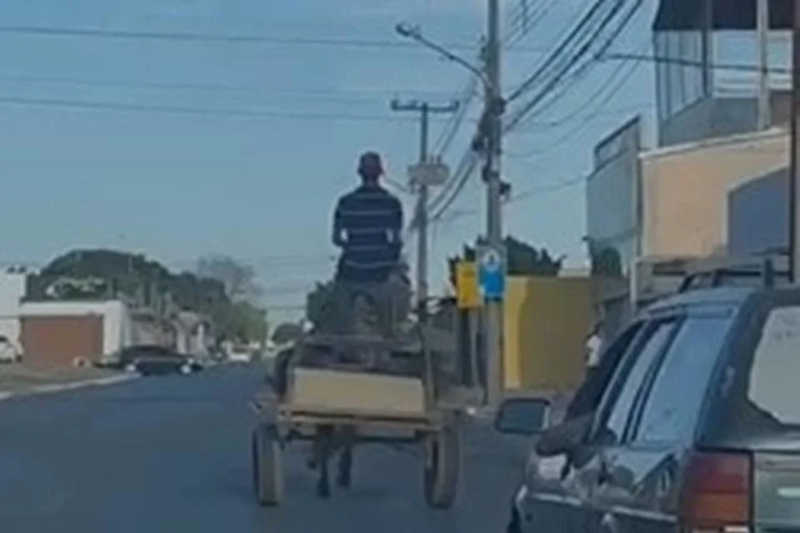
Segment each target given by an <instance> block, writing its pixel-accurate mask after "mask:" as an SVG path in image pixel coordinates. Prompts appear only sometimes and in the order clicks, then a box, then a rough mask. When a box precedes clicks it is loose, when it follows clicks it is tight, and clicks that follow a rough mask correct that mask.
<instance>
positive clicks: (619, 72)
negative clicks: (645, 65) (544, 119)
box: [525, 61, 649, 127]
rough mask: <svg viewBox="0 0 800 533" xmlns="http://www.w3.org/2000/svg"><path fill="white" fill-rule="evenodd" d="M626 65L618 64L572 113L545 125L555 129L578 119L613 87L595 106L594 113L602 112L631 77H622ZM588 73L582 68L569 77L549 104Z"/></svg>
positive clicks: (628, 74) (531, 116)
mask: <svg viewBox="0 0 800 533" xmlns="http://www.w3.org/2000/svg"><path fill="white" fill-rule="evenodd" d="M627 64H628V63H627V62H622V63H620V64H619V65H618V66H617V68H616V69H615V70H614V72H613V73H612V74H611V76H609V77H608V79H607V80H606V81H605V83H603V84H602V85H601V86H600V87H599V88H598V90H597V91H596V92H595V93H593V94H592V96H590V97H589V98H587V99H586V101H585V102H584V103H583V104H582V105H580V106H578V107H577V108H576V109H574V110H573V111H572V112H570V113H568V114H566V115H564V116H562V117H560V118H558V119H556V120H553V121H549V122H548V123H547V125H549V126H552V127H555V126H559V125H561V124H565V123H567V122H569V121H571V120H574V119H575V118H578V117H579V116H580V115H581V113H583V111H585V110H587V109H588V108H589V107H590V106H592V105H593V104H595V102H596V101H597V100H598V99H599V98H601V97H602V95H603V93H605V91H606V89H608V88H609V87H612V86H613V87H612V89H611V92H610V93H609V95H608V96H607V98H605V99H604V100H603V101H602V102H601V104H600V105H599V106H596V109H595V111H600V110H602V109H603V108H605V105H606V104H608V103H609V101H610V100H611V98H613V97H614V96H615V95H616V94H617V92H619V90H620V89H621V88H622V86H624V85H625V83H626V82H627V80H628V79H630V77H631V76H632V75H633V72H630V71H629V72H628V73H627V74H624V75H623V72H624V70H625V67H626V66H627ZM639 64H640V62H639V61H636V62H635V64H634V66H633V67H632V68H631V70H633V71H635V70H636V68H637V67H638V65H639ZM588 72H589V69H588V68H582V69H579V71H578V72H576V73H575V74H573V76H571V78H572V83H565V84H564V86H565V87H564V90H563V91H561V94H560V95H558V96H556V97H555V98H553V99H552V100H551V103H552V102H555V101H558V100H559V99H561V98H563V97H564V95H565V94H566V93H567V92H569V91H570V90H571V89H573V88H574V87H576V86H577V85H578V84H577V83H575V82H576V81H577V79H579V78H581V77H585V76H586V74H588ZM620 76H623V81H621V82H620V83H619V84H616V85H615V83H616V82H617V79H618V78H619V77H620ZM648 107H649V106H648ZM549 109H552V107H551V106H547V107H546V108H545V109H543V110H542V112H546V111H547V110H549ZM627 110H630V108H628V109H627ZM627 110H621V112H625V111H627ZM542 112H539V113H532V114H531V115H530V116H529V117H528V119H526V121H525V123H526V124H529V123H531V119H532V118H534V117H536V116H539V115H540V114H541V113H542ZM597 115H598V113H597V112H595V113H591V114H590V115H588V116H597Z"/></svg>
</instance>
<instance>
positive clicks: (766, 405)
mask: <svg viewBox="0 0 800 533" xmlns="http://www.w3.org/2000/svg"><path fill="white" fill-rule="evenodd" d="M798 378H800V306H790V307H777V308H775V309H772V310H771V311H770V312H769V315H768V316H767V320H766V321H765V323H764V327H763V328H762V330H761V338H760V340H759V342H758V345H757V347H756V350H755V354H754V359H753V366H752V368H751V370H750V385H749V389H748V398H749V400H750V401H751V402H752V403H753V404H754V405H755V406H756V407H758V408H759V409H761V410H763V411H765V412H766V413H768V414H770V415H772V417H774V418H775V419H777V420H778V421H780V422H781V423H783V424H787V425H798V424H800V402H798V401H797V391H798V387H799V386H800V381H798Z"/></svg>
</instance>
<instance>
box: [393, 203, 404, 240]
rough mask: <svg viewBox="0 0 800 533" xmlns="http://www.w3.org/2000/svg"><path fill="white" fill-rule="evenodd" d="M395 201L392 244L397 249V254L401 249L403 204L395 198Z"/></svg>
mask: <svg viewBox="0 0 800 533" xmlns="http://www.w3.org/2000/svg"><path fill="white" fill-rule="evenodd" d="M394 201H395V208H394V209H395V215H394V220H393V221H392V243H394V245H395V246H396V247H397V250H398V252H399V251H400V249H401V248H402V247H403V204H401V203H400V200H398V199H397V198H395V199H394Z"/></svg>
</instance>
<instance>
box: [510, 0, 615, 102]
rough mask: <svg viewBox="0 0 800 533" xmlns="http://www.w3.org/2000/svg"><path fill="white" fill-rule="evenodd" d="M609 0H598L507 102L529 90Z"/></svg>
mask: <svg viewBox="0 0 800 533" xmlns="http://www.w3.org/2000/svg"><path fill="white" fill-rule="evenodd" d="M606 1H607V0H596V1H595V3H594V4H593V5H592V6H591V7H590V8H589V10H588V11H587V12H586V13H585V14H584V16H583V17H582V18H581V20H580V21H579V22H578V24H577V25H576V26H575V27H574V28H573V29H572V30H571V31H570V33H569V34H568V35H567V36H566V37H565V38H564V39H563V40H562V41H561V42H560V43H559V44H558V45H557V47H556V49H555V50H553V51H552V52H551V53H550V55H549V56H548V57H547V59H545V60H544V62H542V64H541V65H540V66H539V68H538V69H536V71H534V73H533V74H531V75H530V76H529V77H528V78H527V79H525V80H524V81H523V82H522V83H521V84H520V85H519V86H518V87H517V88H516V89H514V90H513V91H512V92H511V94H510V95H509V96H508V97H507V98H506V101H507V102H513V101H514V100H516V99H517V98H519V97H521V96H522V95H523V94H525V92H527V91H528V90H529V89H530V88H531V86H532V85H533V84H534V83H535V82H536V81H537V80H538V79H539V78H540V77H541V76H542V75H543V74H544V73H545V72H546V71H547V69H548V68H549V67H550V66H551V65H552V64H553V63H555V62H556V61H557V60H558V58H559V57H560V56H561V54H562V52H563V51H564V50H565V49H567V48H568V47H569V46H570V45H571V44H572V42H573V41H574V40H575V39H577V38H578V36H579V35H580V33H581V32H582V31H584V29H585V28H586V26H588V25H589V24H590V23H591V21H592V19H593V18H594V17H595V15H596V14H597V12H598V11H599V10H600V8H601V7H603V4H604V3H605V2H606Z"/></svg>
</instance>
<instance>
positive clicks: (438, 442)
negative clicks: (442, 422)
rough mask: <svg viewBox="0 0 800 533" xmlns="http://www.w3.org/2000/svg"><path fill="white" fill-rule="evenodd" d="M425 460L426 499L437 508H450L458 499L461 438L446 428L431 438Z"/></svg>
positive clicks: (452, 430)
mask: <svg viewBox="0 0 800 533" xmlns="http://www.w3.org/2000/svg"><path fill="white" fill-rule="evenodd" d="M431 440H432V442H430V444H429V447H428V454H429V455H428V456H427V457H426V461H425V500H426V501H427V502H428V505H429V506H430V507H433V508H435V509H449V508H450V507H452V505H453V502H454V500H455V499H456V492H457V489H458V477H459V471H460V469H461V438H460V435H459V433H458V431H457V430H455V429H453V428H444V429H442V430H441V431H440V432H439V433H438V434H436V435H435V436H433V437H432V438H431Z"/></svg>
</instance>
